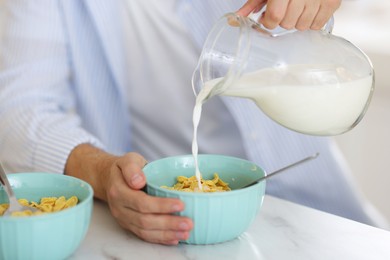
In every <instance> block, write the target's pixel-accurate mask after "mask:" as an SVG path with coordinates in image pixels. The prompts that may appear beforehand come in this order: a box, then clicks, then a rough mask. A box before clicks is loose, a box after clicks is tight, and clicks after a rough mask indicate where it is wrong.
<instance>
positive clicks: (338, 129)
mask: <svg viewBox="0 0 390 260" xmlns="http://www.w3.org/2000/svg"><path fill="white" fill-rule="evenodd" d="M327 69H328V70H329V69H330V68H327ZM283 71H284V73H287V74H288V75H289V77H285V78H283V79H282V80H280V81H279V82H277V84H275V83H273V85H272V84H267V81H270V79H274V78H275V77H278V75H279V77H280V74H279V72H278V71H276V70H272V69H266V70H259V71H256V72H254V73H249V74H246V75H243V76H242V77H241V78H240V79H239V80H238V82H236V83H235V84H234V85H233V86H231V87H229V88H228V89H227V90H226V91H224V92H223V93H222V95H225V96H235V97H243V98H249V99H252V100H253V101H254V102H255V103H256V105H257V106H258V107H259V108H260V109H261V110H262V111H263V112H264V113H265V114H266V115H267V116H269V117H270V118H272V119H273V120H274V121H276V122H278V123H279V124H281V125H283V126H285V127H287V128H289V129H292V130H295V131H297V132H300V133H305V134H312V135H335V134H340V133H343V132H346V131H348V130H349V129H350V128H352V126H354V124H355V123H356V121H357V120H358V119H359V118H360V115H361V114H362V112H363V111H364V109H365V107H366V104H367V101H368V100H369V96H370V92H371V90H372V83H373V77H372V76H366V77H363V78H356V79H353V78H351V77H352V76H351V75H350V74H348V73H346V72H345V71H343V70H342V69H340V68H336V67H335V68H334V70H333V72H337V73H339V75H337V80H335V78H334V77H335V76H334V75H333V76H332V77H333V78H332V77H331V80H330V81H333V84H332V83H329V84H323V83H322V84H318V85H310V84H305V83H304V80H305V79H304V78H303V77H307V75H306V76H304V75H302V71H305V68H304V67H302V66H294V67H288V68H287V69H284V70H283ZM277 73H278V74H277ZM322 74H324V73H322V72H321V73H318V74H313V75H311V76H314V77H315V76H317V77H318V76H322ZM325 74H326V73H325ZM325 76H326V75H325ZM302 78H303V79H302ZM311 80H312V79H311ZM306 81H307V80H306ZM318 81H319V82H320V81H321V80H320V79H318ZM334 81H337V82H334ZM340 82H341V83H340ZM208 84H210V85H215V83H212V82H209V83H206V85H208Z"/></svg>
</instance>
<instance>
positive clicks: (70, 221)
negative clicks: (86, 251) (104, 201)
mask: <svg viewBox="0 0 390 260" xmlns="http://www.w3.org/2000/svg"><path fill="white" fill-rule="evenodd" d="M8 178H9V182H10V184H11V186H12V187H13V189H14V192H15V195H16V197H17V198H18V199H19V198H25V199H28V200H29V201H31V200H33V201H37V202H39V200H40V198H42V197H51V196H55V197H59V196H65V197H66V198H69V197H71V196H77V197H78V199H79V203H78V204H77V205H76V206H74V207H72V208H68V209H65V210H62V211H59V212H56V213H48V214H44V215H39V216H29V217H1V216H0V259H6V260H8V259H10V260H18V259H23V260H25V259H29V260H30V259H32V260H33V259H39V260H45V259H50V260H56V259H66V258H68V257H70V256H71V255H72V254H73V252H74V251H75V250H76V249H77V248H78V246H79V245H80V243H81V241H82V240H83V239H84V237H85V235H86V232H87V230H88V227H89V223H90V219H91V214H92V206H93V190H92V188H91V186H90V185H89V184H88V183H86V182H84V181H82V180H80V179H77V178H74V177H70V176H66V175H60V174H50V173H16V174H8ZM3 203H8V198H7V196H6V193H5V191H4V189H3V187H0V204H3Z"/></svg>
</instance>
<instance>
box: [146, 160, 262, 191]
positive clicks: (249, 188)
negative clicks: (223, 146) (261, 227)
mask: <svg viewBox="0 0 390 260" xmlns="http://www.w3.org/2000/svg"><path fill="white" fill-rule="evenodd" d="M207 156H216V157H220V158H225V159H233V160H236V161H242V162H245V163H250V164H253V165H255V166H256V167H258V168H259V169H260V170H261V171H262V172H263V173H264V176H266V175H267V172H266V171H265V170H264V168H263V167H260V166H259V165H257V164H256V163H254V162H252V161H249V160H246V159H242V158H239V157H234V156H228V155H221V154H199V155H198V158H199V157H207ZM178 158H193V155H192V154H184V155H175V156H168V157H164V158H161V159H157V160H155V161H152V162H149V163H148V164H146V165H145V166H144V168H143V170H147V169H148V168H149V167H152V166H153V164H154V163H157V162H161V161H165V160H172V159H178ZM144 173H145V177H146V187H148V186H150V187H152V188H153V189H155V190H158V191H160V192H164V193H170V194H176V195H180V197H194V196H204V197H205V196H210V194H212V197H220V196H234V195H237V194H239V193H243V192H248V191H249V190H252V189H258V188H259V186H260V185H264V190H265V187H266V182H267V181H266V180H263V181H261V182H258V183H256V184H253V185H251V186H249V187H246V188H242V189H235V190H234V189H232V190H230V191H227V192H186V191H178V190H169V189H165V188H162V187H160V186H158V185H155V184H152V183H149V182H148V178H147V175H148V174H147V173H146V172H145V171H144ZM194 175H195V173H194Z"/></svg>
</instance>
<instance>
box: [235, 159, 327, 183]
mask: <svg viewBox="0 0 390 260" xmlns="http://www.w3.org/2000/svg"><path fill="white" fill-rule="evenodd" d="M319 154H320V153H318V152H317V153H315V154H313V155H310V156H308V157H306V158H303V159H302V160H299V161H297V162H295V163H292V164H289V165H287V166H285V167H283V168H280V169H279V170H276V171H274V172H271V173H269V174H267V175H266V176H263V177H261V178H258V179H257V180H255V181H252V182H251V183H249V184H246V185H245V186H242V187H239V188H236V189H243V188H246V187H249V186H252V185H254V184H256V183H258V182H261V181H263V180H265V179H268V178H270V177H272V176H274V175H275V174H278V173H280V172H283V171H285V170H287V169H290V168H292V167H294V166H297V165H299V164H301V163H304V162H307V161H310V160H312V159H315V158H317V157H318V155H319Z"/></svg>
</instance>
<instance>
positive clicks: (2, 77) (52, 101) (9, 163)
mask: <svg viewBox="0 0 390 260" xmlns="http://www.w3.org/2000/svg"><path fill="white" fill-rule="evenodd" d="M3 8H4V9H3V14H2V15H3V17H2V27H1V29H0V33H1V35H0V37H1V38H0V118H1V121H0V158H1V160H2V161H3V163H4V165H5V167H6V168H7V170H8V171H11V172H27V171H39V172H53V173H63V172H64V167H65V164H66V160H67V158H68V156H69V154H70V152H71V151H72V149H74V147H76V146H77V145H79V144H82V143H90V144H92V145H95V146H97V147H100V148H103V145H102V143H101V142H100V141H99V140H98V139H97V138H96V137H94V136H93V135H92V134H90V133H89V132H88V131H86V130H85V129H84V128H83V126H82V124H83V122H82V120H81V119H80V117H79V116H78V115H77V112H76V111H77V104H76V103H75V101H74V100H75V99H74V98H73V97H74V95H75V93H74V92H73V91H72V90H73V87H74V86H73V85H72V66H71V64H72V61H71V60H70V58H69V53H68V51H69V50H68V46H67V40H66V31H65V26H64V24H63V20H62V17H61V10H60V9H59V6H58V2H57V1H52V0H47V1H39V2H36V1H22V0H10V1H7V2H5V3H4V7H3Z"/></svg>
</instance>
